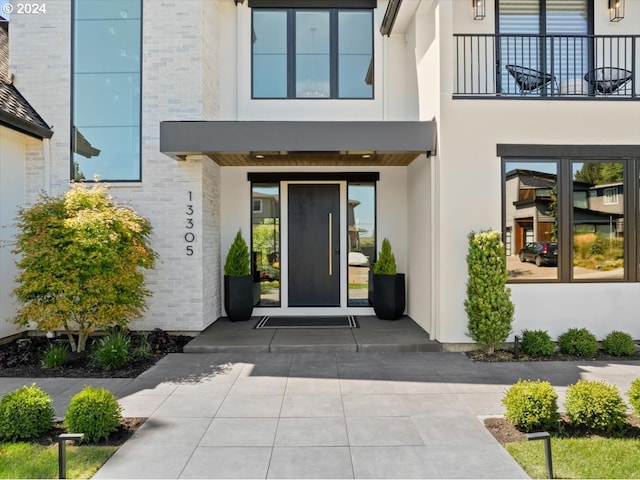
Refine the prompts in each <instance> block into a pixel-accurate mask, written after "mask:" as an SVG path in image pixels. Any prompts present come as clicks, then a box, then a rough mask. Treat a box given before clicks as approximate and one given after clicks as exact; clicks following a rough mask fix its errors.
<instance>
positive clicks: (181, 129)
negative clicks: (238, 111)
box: [160, 121, 436, 165]
mask: <svg viewBox="0 0 640 480" xmlns="http://www.w3.org/2000/svg"><path fill="white" fill-rule="evenodd" d="M435 145H436V124H435V122H411V121H402V122H316V121H312V122H287V121H165V122H161V123H160V151H161V152H162V153H164V154H166V155H169V156H171V157H173V158H175V159H184V158H185V157H186V156H187V155H207V156H209V157H211V158H213V159H214V160H216V161H218V163H220V164H222V165H228V164H246V162H247V161H251V158H253V157H255V156H259V157H260V158H264V157H268V158H270V159H272V160H274V159H277V158H279V159H280V160H283V159H284V157H287V156H288V157H293V156H295V157H296V158H301V157H304V158H307V159H308V158H315V159H316V160H318V161H322V160H321V159H324V161H330V160H331V161H341V160H346V159H348V158H352V157H353V156H357V155H360V156H361V157H362V156H366V157H367V159H371V158H372V157H377V158H378V159H384V162H385V164H390V165H393V164H405V165H406V164H408V163H410V161H412V160H413V159H415V158H416V157H417V156H418V155H421V154H426V155H430V154H432V153H434V151H435ZM233 158H236V160H237V162H235V163H233V162H232V161H231V160H230V159H233ZM401 159H402V160H401ZM230 161H231V163H229V162H230ZM394 162H395V163H394Z"/></svg>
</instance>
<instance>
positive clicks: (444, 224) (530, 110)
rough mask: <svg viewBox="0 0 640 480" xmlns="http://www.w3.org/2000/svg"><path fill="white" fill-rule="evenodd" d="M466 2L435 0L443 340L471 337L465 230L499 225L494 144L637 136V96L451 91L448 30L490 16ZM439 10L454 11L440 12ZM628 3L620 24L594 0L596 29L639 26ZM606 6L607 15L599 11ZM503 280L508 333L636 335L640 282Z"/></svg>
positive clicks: (639, 332) (615, 140)
mask: <svg viewBox="0 0 640 480" xmlns="http://www.w3.org/2000/svg"><path fill="white" fill-rule="evenodd" d="M488 3H491V2H488ZM466 7H467V5H466V2H440V9H441V13H442V14H443V15H442V18H443V19H442V20H441V23H440V32H441V37H440V44H441V47H440V56H441V57H440V58H441V62H440V80H441V82H442V84H441V92H440V101H441V103H440V112H439V113H440V116H439V119H440V122H439V138H438V158H439V162H438V168H437V180H436V183H437V184H438V186H439V191H438V192H437V200H436V201H437V203H438V211H439V215H440V221H439V222H438V224H437V237H438V238H437V240H436V242H437V244H438V245H439V247H438V254H437V257H436V259H435V262H437V264H438V265H437V267H436V268H437V271H438V275H439V276H438V284H437V286H436V297H435V299H434V300H435V302H437V308H438V313H439V316H438V319H437V321H438V328H437V330H438V339H439V340H440V341H442V342H445V343H457V342H469V341H470V339H469V338H468V337H467V336H466V335H465V332H466V323H467V318H466V313H465V312H464V307H463V302H464V299H465V295H466V292H465V288H466V278H467V270H466V268H467V267H466V261H465V256H466V252H467V249H468V243H467V234H468V233H469V231H471V230H480V229H488V228H491V229H497V230H500V229H501V226H502V219H501V202H502V198H501V172H500V159H499V158H498V157H497V156H496V145H497V144H501V143H507V144H508V143H514V144H518V143H520V144H530V143H534V144H559V145H564V144H569V145H573V144H576V145H589V144H611V145H615V144H627V145H638V144H639V143H640V108H639V107H638V105H637V102H632V101H628V102H605V101H599V102H598V101H573V102H572V101H523V100H509V101H501V100H497V99H490V100H453V99H452V98H451V92H452V80H451V77H452V75H451V72H452V71H453V59H454V58H455V54H454V51H453V44H452V33H453V32H459V33H469V32H470V31H473V32H482V31H485V30H486V28H485V26H486V25H491V26H492V25H493V20H492V18H493V17H492V16H491V15H490V14H489V12H488V13H487V17H486V18H485V20H484V21H482V22H472V21H470V20H469V17H470V11H469V9H467V8H466ZM469 8H470V7H469ZM446 10H450V13H451V14H452V15H450V16H449V15H448V14H447V15H446V16H445V15H444V12H445V11H446ZM458 10H460V11H459V12H458ZM626 10H627V16H626V18H625V19H624V20H623V21H622V22H620V24H624V25H623V26H622V27H619V26H612V25H613V24H610V22H609V21H608V11H607V9H606V2H604V1H600V0H596V33H597V34H598V33H612V29H615V30H616V33H632V32H633V30H636V32H635V33H638V32H637V30H638V25H640V22H638V21H636V22H633V21H632V20H633V18H636V17H635V15H640V9H638V8H634V4H633V3H631V4H629V2H628V4H627V9H626ZM604 15H606V21H605V20H603V19H602V18H601V17H603V16H604ZM632 17H633V18H632ZM445 18H446V20H445ZM472 28H473V30H471V29H472ZM598 28H600V29H601V31H598ZM611 125H615V128H612V127H611ZM510 286H511V289H512V298H513V300H514V303H515V305H516V313H515V323H514V334H519V333H520V332H521V330H522V329H525V328H527V329H538V328H542V329H546V330H548V331H549V333H550V334H551V335H552V336H554V337H555V336H557V335H558V334H560V333H562V332H564V331H565V330H566V329H568V328H570V327H586V328H589V329H590V330H591V331H593V332H594V333H595V334H596V336H597V337H598V338H603V337H604V336H605V335H606V334H607V333H608V332H610V331H611V330H612V329H614V328H616V329H619V330H624V331H627V332H629V333H630V334H632V335H633V336H634V337H635V338H640V324H638V322H637V320H636V316H637V310H638V295H639V294H640V284H639V283H593V284H585V283H582V284H576V283H574V284H560V283H547V284H535V285H534V284H516V283H514V284H511V285H510ZM510 338H513V336H511V337H510Z"/></svg>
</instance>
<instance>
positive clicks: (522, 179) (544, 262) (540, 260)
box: [505, 162, 558, 280]
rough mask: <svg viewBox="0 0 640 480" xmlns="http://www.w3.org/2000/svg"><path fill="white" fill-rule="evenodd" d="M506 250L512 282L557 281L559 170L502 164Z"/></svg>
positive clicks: (543, 164)
mask: <svg viewBox="0 0 640 480" xmlns="http://www.w3.org/2000/svg"><path fill="white" fill-rule="evenodd" d="M505 173H506V175H505V179H506V184H505V214H506V215H505V229H506V232H505V247H506V248H505V249H506V253H507V269H508V270H509V277H510V278H511V279H514V280H535V279H541V280H542V279H557V278H558V195H557V176H558V167H557V164H556V163H555V162H535V163H534V162H507V163H506V164H505Z"/></svg>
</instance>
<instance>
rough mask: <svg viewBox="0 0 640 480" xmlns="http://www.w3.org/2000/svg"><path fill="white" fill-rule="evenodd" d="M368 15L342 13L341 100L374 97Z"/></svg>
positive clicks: (371, 47)
mask: <svg viewBox="0 0 640 480" xmlns="http://www.w3.org/2000/svg"><path fill="white" fill-rule="evenodd" d="M370 32H371V15H369V13H368V12H358V11H355V12H348V11H341V12H339V22H338V71H339V72H340V75H339V87H338V88H339V92H340V97H341V98H371V97H372V96H373V72H372V71H370V69H372V68H373V39H372V38H371V34H370Z"/></svg>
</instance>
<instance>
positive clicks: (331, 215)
mask: <svg viewBox="0 0 640 480" xmlns="http://www.w3.org/2000/svg"><path fill="white" fill-rule="evenodd" d="M332 220H333V214H332V213H331V212H329V276H330V277H331V276H332V275H333V221H332Z"/></svg>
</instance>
